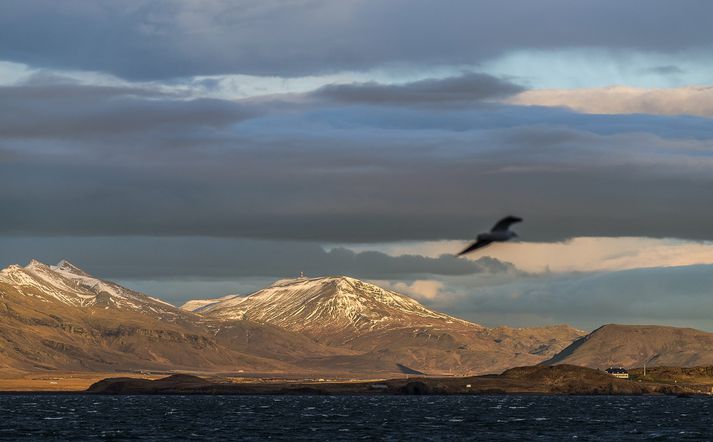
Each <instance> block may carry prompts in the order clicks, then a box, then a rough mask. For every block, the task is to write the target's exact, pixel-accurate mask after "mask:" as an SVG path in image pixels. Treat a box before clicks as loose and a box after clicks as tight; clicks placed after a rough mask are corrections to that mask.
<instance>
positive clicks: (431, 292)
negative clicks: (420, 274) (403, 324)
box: [371, 279, 444, 301]
mask: <svg viewBox="0 0 713 442" xmlns="http://www.w3.org/2000/svg"><path fill="white" fill-rule="evenodd" d="M371 282H373V283H374V284H376V285H378V286H380V287H384V288H386V289H389V290H393V291H396V292H399V293H404V294H407V295H409V296H411V297H413V298H416V299H417V300H420V301H423V300H430V301H433V300H435V299H436V298H438V297H441V296H443V288H444V284H443V282H441V281H436V280H432V279H418V280H416V281H413V282H404V281H397V282H390V281H379V280H377V281H371Z"/></svg>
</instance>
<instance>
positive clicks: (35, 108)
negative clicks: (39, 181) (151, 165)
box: [0, 78, 257, 141]
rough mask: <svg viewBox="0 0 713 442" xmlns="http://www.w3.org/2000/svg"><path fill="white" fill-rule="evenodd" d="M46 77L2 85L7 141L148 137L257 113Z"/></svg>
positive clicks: (1, 122)
mask: <svg viewBox="0 0 713 442" xmlns="http://www.w3.org/2000/svg"><path fill="white" fill-rule="evenodd" d="M35 80H37V79H35ZM45 80H47V79H46V78H45V79H43V80H42V81H40V82H37V81H35V82H31V83H30V84H24V85H19V86H0V99H1V100H2V101H3V105H4V106H5V109H7V110H8V112H6V113H4V114H3V118H2V119H0V134H1V135H2V136H3V137H4V138H5V139H13V138H24V139H37V138H57V139H60V140H66V139H67V138H73V139H76V138H83V137H99V136H101V137H112V136H116V135H121V136H122V137H125V138H128V135H129V134H131V133H143V134H144V136H145V135H147V134H149V133H151V132H152V131H154V130H162V131H166V132H168V131H179V132H180V131H182V130H183V129H185V127H186V126H191V127H192V128H194V129H200V128H211V129H219V128H221V127H225V126H227V125H229V124H234V123H237V122H239V121H241V120H244V119H246V118H249V117H251V116H253V115H254V114H255V112H256V111H257V110H256V109H251V110H248V109H247V108H246V107H245V106H242V105H240V104H239V103H234V102H230V101H226V100H214V99H191V100H187V99H183V97H181V96H176V95H173V94H166V93H162V92H160V91H157V90H155V89H150V88H145V87H115V86H87V85H80V84H76V83H74V82H69V83H65V82H62V81H57V79H55V78H52V79H51V80H52V81H50V82H46V81H45ZM174 133H175V132H174ZM104 141H106V140H104Z"/></svg>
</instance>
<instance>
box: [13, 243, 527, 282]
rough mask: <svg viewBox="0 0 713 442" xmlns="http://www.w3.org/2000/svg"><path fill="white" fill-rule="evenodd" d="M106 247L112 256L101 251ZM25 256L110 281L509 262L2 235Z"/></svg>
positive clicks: (471, 267)
mask: <svg viewBox="0 0 713 442" xmlns="http://www.w3.org/2000/svg"><path fill="white" fill-rule="evenodd" d="M107 250H111V253H107ZM32 258H36V259H40V260H41V261H44V262H47V263H50V264H51V263H55V262H58V261H59V260H61V259H68V260H69V261H71V262H73V263H74V264H76V265H78V266H80V267H82V268H83V269H85V270H86V271H88V272H89V273H92V274H95V275H97V276H101V277H105V278H111V279H125V280H146V279H177V278H178V279H181V278H184V279H191V278H203V279H236V278H254V277H258V278H266V277H272V278H274V279H277V278H283V277H292V276H296V275H299V274H300V272H304V273H305V274H306V275H308V276H323V275H350V276H354V277H357V278H372V279H380V278H395V277H396V278H398V277H409V276H411V275H422V274H432V275H467V274H476V273H502V272H512V271H514V269H513V268H512V266H511V265H509V264H507V263H503V262H500V261H497V260H494V259H491V258H483V259H482V260H477V261H468V260H462V259H458V258H456V257H455V256H452V255H443V256H439V257H436V258H431V257H424V256H419V255H403V256H397V257H394V256H389V255H386V254H384V253H381V252H376V251H366V252H360V253H355V252H353V251H350V250H347V249H342V248H337V249H332V250H325V249H324V248H322V247H321V246H320V245H319V244H315V243H306V242H278V241H255V240H226V239H214V238H196V237H190V238H187V237H179V238H177V237H166V238H142V237H124V238H120V239H118V238H111V237H93V238H27V237H24V238H4V239H3V248H2V250H0V265H2V266H3V267H5V266H7V265H10V264H15V263H20V264H24V263H25V262H27V261H29V260H30V259H32Z"/></svg>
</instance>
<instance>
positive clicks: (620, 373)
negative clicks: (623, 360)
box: [606, 367, 629, 379]
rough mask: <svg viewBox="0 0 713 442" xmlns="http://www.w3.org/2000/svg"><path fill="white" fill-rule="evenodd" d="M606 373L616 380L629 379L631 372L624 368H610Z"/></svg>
mask: <svg viewBox="0 0 713 442" xmlns="http://www.w3.org/2000/svg"><path fill="white" fill-rule="evenodd" d="M606 372H607V373H609V374H610V375H612V376H614V377H615V378H619V379H629V372H628V371H626V369H625V368H623V367H609V368H607V369H606Z"/></svg>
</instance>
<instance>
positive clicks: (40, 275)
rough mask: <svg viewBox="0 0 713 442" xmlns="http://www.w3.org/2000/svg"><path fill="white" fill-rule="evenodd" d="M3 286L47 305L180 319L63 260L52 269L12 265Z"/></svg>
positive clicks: (0, 273) (0, 278) (3, 274)
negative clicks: (122, 310)
mask: <svg viewBox="0 0 713 442" xmlns="http://www.w3.org/2000/svg"><path fill="white" fill-rule="evenodd" d="M0 283H7V284H10V285H12V286H14V287H16V288H17V290H18V291H19V292H20V293H22V294H24V295H25V296H32V297H37V298H40V299H41V300H43V301H45V302H52V301H59V302H61V303H63V304H67V305H71V306H75V307H103V308H107V309H108V308H118V309H130V310H136V311H141V312H145V313H154V314H169V315H176V314H178V313H180V310H178V309H177V308H176V307H174V306H172V305H171V304H168V303H167V302H164V301H161V300H160V299H156V298H152V297H150V296H147V295H144V294H143V293H139V292H135V291H133V290H129V289H127V288H124V287H122V286H120V285H119V284H115V283H113V282H109V281H104V280H101V279H97V278H94V277H92V276H90V275H89V274H88V273H86V272H85V271H83V270H81V269H80V268H79V267H77V266H75V265H73V264H71V263H70V262H68V261H65V260H62V261H60V262H59V263H58V264H57V265H55V266H48V265H46V264H43V263H41V262H39V261H37V260H34V259H33V260H32V261H30V263H29V264H28V265H27V266H25V267H21V266H18V265H11V266H9V267H7V268H5V269H2V270H0Z"/></svg>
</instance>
